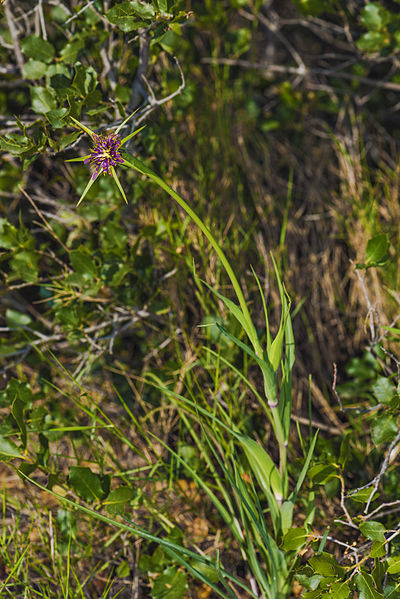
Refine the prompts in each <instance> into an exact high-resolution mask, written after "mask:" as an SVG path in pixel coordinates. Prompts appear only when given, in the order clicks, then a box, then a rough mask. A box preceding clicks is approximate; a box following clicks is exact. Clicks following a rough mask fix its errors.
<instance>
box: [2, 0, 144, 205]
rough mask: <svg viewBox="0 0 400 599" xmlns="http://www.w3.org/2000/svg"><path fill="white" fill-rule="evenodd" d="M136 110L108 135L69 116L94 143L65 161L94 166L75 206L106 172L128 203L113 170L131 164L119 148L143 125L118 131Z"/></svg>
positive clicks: (138, 131)
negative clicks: (87, 150) (86, 152)
mask: <svg viewBox="0 0 400 599" xmlns="http://www.w3.org/2000/svg"><path fill="white" fill-rule="evenodd" d="M0 1H1V0H0ZM136 112H137V111H136V110H135V112H132V114H131V115H129V116H128V117H127V118H126V119H125V120H124V121H123V122H122V123H121V124H120V126H119V127H118V128H117V129H116V131H115V132H114V133H110V135H96V133H94V132H93V131H92V130H91V129H89V127H86V125H83V124H82V123H80V122H79V121H77V120H76V119H74V117H73V116H71V117H70V118H71V120H72V121H73V122H74V123H75V125H76V126H78V127H79V128H80V129H82V131H85V133H87V134H88V135H90V137H91V138H92V140H93V143H94V148H92V149H91V150H90V154H89V155H88V156H82V157H79V158H70V159H69V160H67V161H66V162H84V163H85V164H91V165H92V166H94V172H93V175H92V176H91V177H90V179H89V181H88V184H87V185H86V187H85V189H84V190H83V193H82V195H81V197H80V198H79V202H78V204H77V206H79V204H80V203H81V202H82V200H83V198H84V197H85V196H86V194H87V192H88V191H89V189H90V188H91V187H92V185H93V183H94V181H95V180H96V179H97V177H98V175H99V174H100V173H103V175H105V174H106V173H107V175H110V176H111V177H113V178H114V181H115V183H116V184H117V187H118V189H119V191H120V192H121V195H122V197H123V198H124V200H125V202H126V203H128V200H127V198H126V195H125V192H124V190H123V189H122V186H121V183H120V181H119V179H118V175H117V173H116V172H115V168H114V167H115V166H116V165H117V164H125V166H131V165H130V164H129V163H128V162H126V160H124V159H123V158H122V156H121V153H120V150H119V149H120V147H122V146H123V145H124V143H126V142H127V141H129V140H130V139H132V137H135V135H137V134H138V133H140V131H142V129H144V126H143V127H140V129H137V130H136V131H133V133H130V134H129V135H127V136H126V137H124V139H121V140H120V138H119V135H118V133H119V131H120V130H121V129H122V127H123V126H124V125H125V124H126V123H127V122H128V121H129V119H130V118H132V117H133V115H134V114H135V113H136Z"/></svg>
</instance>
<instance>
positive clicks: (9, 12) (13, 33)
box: [4, 2, 24, 75]
mask: <svg viewBox="0 0 400 599" xmlns="http://www.w3.org/2000/svg"><path fill="white" fill-rule="evenodd" d="M4 15H5V17H6V21H7V25H8V29H9V30H10V35H11V39H12V43H13V48H14V52H15V59H16V61H17V65H18V68H19V70H20V71H21V75H23V70H24V59H23V57H22V52H21V48H20V45H19V40H18V29H17V28H16V26H15V23H14V16H13V13H12V10H11V9H10V6H9V4H8V2H6V3H5V5H4Z"/></svg>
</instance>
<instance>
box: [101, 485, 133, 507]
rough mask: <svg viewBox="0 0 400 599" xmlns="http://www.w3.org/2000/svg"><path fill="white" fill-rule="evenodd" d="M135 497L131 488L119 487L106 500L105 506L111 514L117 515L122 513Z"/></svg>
mask: <svg viewBox="0 0 400 599" xmlns="http://www.w3.org/2000/svg"><path fill="white" fill-rule="evenodd" d="M132 497H133V491H132V489H130V488H129V487H117V488H116V489H113V490H112V491H111V493H109V495H108V496H107V499H105V500H104V502H103V505H105V506H106V509H107V511H108V512H109V513H111V514H115V513H118V512H119V511H121V509H122V508H123V506H124V505H125V504H126V503H128V502H129V501H130V500H131V499H132Z"/></svg>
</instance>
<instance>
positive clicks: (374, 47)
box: [356, 31, 388, 266]
mask: <svg viewBox="0 0 400 599" xmlns="http://www.w3.org/2000/svg"><path fill="white" fill-rule="evenodd" d="M387 41H388V40H387V35H385V34H384V33H381V32H380V31H368V33H364V35H362V36H361V37H360V39H359V40H358V41H357V44H356V45H357V46H358V48H360V50H364V51H365V52H377V51H379V50H381V49H382V48H384V46H385V45H386V44H387ZM357 266H358V265H357Z"/></svg>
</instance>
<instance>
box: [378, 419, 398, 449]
mask: <svg viewBox="0 0 400 599" xmlns="http://www.w3.org/2000/svg"><path fill="white" fill-rule="evenodd" d="M398 430H399V427H398V425H397V415H395V414H390V413H386V414H382V415H380V416H376V417H375V418H374V420H373V422H372V431H371V436H372V441H373V442H374V443H375V445H380V444H381V443H387V442H390V441H393V439H394V438H395V436H396V434H397V432H398Z"/></svg>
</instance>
